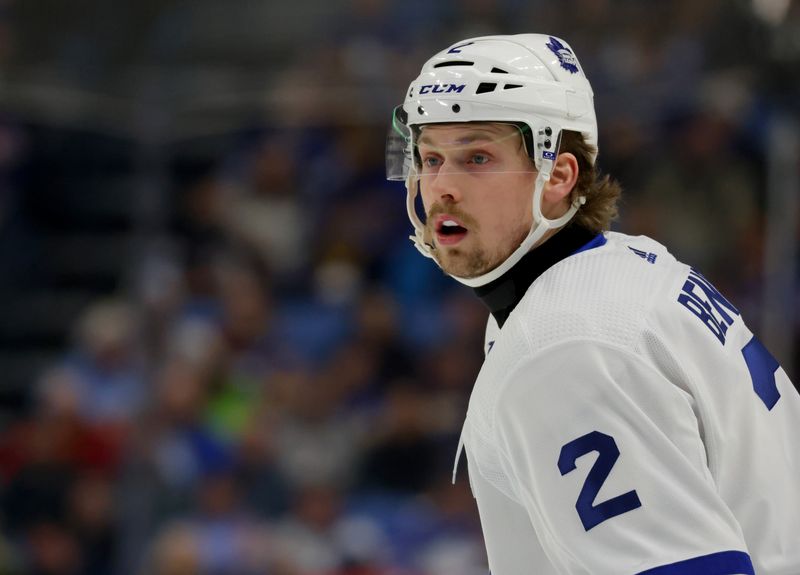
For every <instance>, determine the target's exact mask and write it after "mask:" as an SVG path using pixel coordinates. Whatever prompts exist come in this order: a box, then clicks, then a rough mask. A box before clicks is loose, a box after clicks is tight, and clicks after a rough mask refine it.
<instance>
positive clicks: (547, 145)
mask: <svg viewBox="0 0 800 575" xmlns="http://www.w3.org/2000/svg"><path fill="white" fill-rule="evenodd" d="M552 144H553V143H552V142H551V141H550V140H545V141H544V147H545V148H547V149H548V150H549V149H550V146H551V145H552Z"/></svg>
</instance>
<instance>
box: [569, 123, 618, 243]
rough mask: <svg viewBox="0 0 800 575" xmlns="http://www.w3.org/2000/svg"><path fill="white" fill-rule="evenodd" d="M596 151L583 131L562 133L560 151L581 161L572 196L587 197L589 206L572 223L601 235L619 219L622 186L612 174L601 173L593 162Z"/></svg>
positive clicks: (585, 205) (579, 211)
mask: <svg viewBox="0 0 800 575" xmlns="http://www.w3.org/2000/svg"><path fill="white" fill-rule="evenodd" d="M596 151H597V149H596V148H595V147H594V146H592V145H591V144H588V143H587V142H586V140H585V139H584V137H583V134H581V133H580V132H573V131H571V130H564V131H563V132H561V146H560V149H559V152H560V153H564V152H569V153H571V154H573V155H574V156H575V158H576V159H577V160H578V181H577V182H576V183H575V187H574V188H573V189H572V196H571V197H573V198H574V197H576V196H584V197H586V203H585V204H584V205H583V206H581V208H580V209H579V210H578V212H577V213H576V214H575V216H574V217H573V218H572V223H574V224H577V225H579V226H581V227H584V228H586V229H587V230H589V231H592V232H597V233H599V232H604V231H607V230H609V229H610V227H611V221H612V220H614V219H615V218H616V217H617V201H618V200H619V197H620V194H621V193H622V186H620V184H619V182H617V181H616V180H614V179H612V178H611V176H609V175H608V174H601V173H600V170H599V169H598V168H597V165H596V164H593V163H592V156H593V155H594V154H595V152H596Z"/></svg>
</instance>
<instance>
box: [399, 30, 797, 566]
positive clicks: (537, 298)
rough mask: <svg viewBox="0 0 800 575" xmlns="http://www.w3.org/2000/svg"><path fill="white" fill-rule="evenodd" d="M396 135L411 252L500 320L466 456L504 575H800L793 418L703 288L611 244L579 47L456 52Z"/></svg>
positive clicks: (410, 105) (482, 43)
mask: <svg viewBox="0 0 800 575" xmlns="http://www.w3.org/2000/svg"><path fill="white" fill-rule="evenodd" d="M391 134H392V135H391V137H390V139H389V141H388V145H387V171H388V177H389V178H390V179H400V180H403V181H405V182H406V187H407V191H408V196H407V209H408V214H409V217H410V219H411V222H412V224H413V226H414V235H413V236H412V237H411V239H412V240H413V241H414V243H415V245H416V247H417V248H418V249H419V250H420V251H421V252H422V254H424V255H425V256H428V257H431V258H433V259H434V260H435V262H436V263H437V264H438V265H439V266H440V267H441V268H442V269H443V270H444V272H445V273H447V274H449V275H451V276H452V277H453V278H455V279H456V280H458V281H459V282H461V283H463V284H466V285H468V286H471V287H472V288H474V290H475V292H476V293H477V295H478V296H479V297H481V298H482V299H483V301H484V302H485V303H486V304H487V306H488V307H489V309H490V311H491V315H490V317H489V322H488V326H487V330H486V346H485V350H484V351H485V360H484V364H483V367H482V369H481V371H480V374H479V376H478V379H477V381H476V383H475V386H474V389H473V392H472V396H471V398H470V404H469V409H468V412H467V416H466V421H465V423H464V427H463V432H462V442H463V444H462V445H463V447H464V450H465V452H466V455H467V461H468V469H469V480H470V484H471V487H472V491H473V493H474V495H475V498H476V500H477V505H478V509H479V513H480V516H481V523H482V526H483V532H484V539H485V542H486V547H487V551H488V557H489V567H490V569H491V572H492V573H493V575H531V574H536V575H550V574H562V575H566V574H569V575H577V574H593V575H634V574H638V575H689V574H691V575H700V574H702V575H734V574H740V575H744V574H750V575H753V574H754V573H757V574H758V575H798V574H800V488H799V487H800V397H799V396H798V394H797V392H796V391H795V389H794V387H793V386H792V383H791V382H790V381H789V378H788V377H787V375H786V373H785V372H784V371H783V370H782V369H781V368H780V367H779V365H778V363H777V362H776V360H775V359H774V358H773V357H772V355H771V354H770V353H769V351H767V349H766V348H765V347H764V346H763V345H762V344H761V343H760V342H759V340H758V339H757V338H756V337H755V336H754V335H753V334H752V333H751V332H750V330H749V329H748V328H747V326H746V325H745V323H744V321H743V320H742V318H741V316H740V314H739V311H738V310H737V309H736V307H734V305H733V304H732V303H731V302H730V301H728V300H727V299H726V298H725V297H724V296H723V295H722V294H721V293H719V292H718V291H717V290H716V289H715V288H714V286H713V285H712V284H711V283H710V282H709V281H708V280H707V279H706V278H705V277H703V275H701V273H700V272H699V271H697V270H695V269H693V268H691V267H689V266H687V265H685V264H683V263H681V262H679V261H677V260H676V259H675V258H674V257H673V256H672V255H671V254H670V253H669V252H668V251H667V249H666V248H665V247H664V246H662V245H660V244H659V243H657V242H655V241H654V240H652V239H649V238H647V237H642V236H639V237H631V236H627V235H623V234H620V233H615V232H610V231H608V230H609V222H610V220H611V218H612V217H613V215H614V212H615V202H616V198H617V196H618V194H619V187H618V186H617V185H616V184H615V183H614V182H613V181H610V180H608V179H607V178H601V177H599V176H598V173H597V171H596V169H595V158H596V154H597V125H596V120H595V113H594V104H593V96H592V90H591V86H590V84H589V82H588V80H587V79H586V77H585V75H584V73H583V70H582V68H581V66H580V64H579V62H578V60H577V58H576V56H575V54H574V53H573V51H572V50H571V48H570V46H569V45H568V44H567V43H566V42H564V41H563V40H560V39H557V38H554V37H552V36H546V35H538V34H525V35H516V36H489V37H482V38H473V39H470V40H465V41H462V42H459V43H457V44H454V45H453V46H450V47H449V48H447V49H445V50H443V51H442V52H440V53H438V54H436V55H435V56H434V57H433V58H431V59H430V60H429V61H428V62H427V63H426V64H425V65H424V66H423V68H422V72H421V74H420V75H419V77H418V78H417V79H416V80H414V81H413V82H412V84H411V86H410V87H409V90H408V93H407V95H406V99H405V102H404V103H403V105H402V106H400V107H398V108H397V109H396V110H395V114H394V117H393V127H392V132H391ZM462 445H459V454H460V453H461V448H462ZM456 459H458V456H457V457H456ZM456 463H457V462H456Z"/></svg>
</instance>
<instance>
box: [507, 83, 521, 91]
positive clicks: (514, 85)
mask: <svg viewBox="0 0 800 575" xmlns="http://www.w3.org/2000/svg"><path fill="white" fill-rule="evenodd" d="M514 88H522V84H506V85H505V86H503V90H513V89H514Z"/></svg>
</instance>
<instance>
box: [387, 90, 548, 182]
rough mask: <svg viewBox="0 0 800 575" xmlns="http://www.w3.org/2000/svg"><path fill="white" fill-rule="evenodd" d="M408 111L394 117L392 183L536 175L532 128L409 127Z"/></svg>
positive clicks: (390, 162)
mask: <svg viewBox="0 0 800 575" xmlns="http://www.w3.org/2000/svg"><path fill="white" fill-rule="evenodd" d="M407 119H408V115H407V114H406V112H405V110H404V109H403V107H402V106H398V107H397V108H395V109H394V112H393V113H392V124H391V126H390V128H389V134H388V136H387V140H386V178H387V179H389V180H400V181H405V180H407V179H408V178H409V177H410V176H413V177H416V178H424V177H427V176H441V175H445V174H452V175H459V174H470V175H473V176H481V175H483V174H497V173H520V174H525V173H530V174H535V173H536V168H535V166H534V161H533V160H532V159H531V157H530V155H529V150H530V148H531V147H532V139H531V137H530V128H528V126H526V125H525V124H518V123H513V122H503V121H500V122H488V121H487V122H459V123H431V124H423V125H421V126H409V125H408V124H407Z"/></svg>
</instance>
